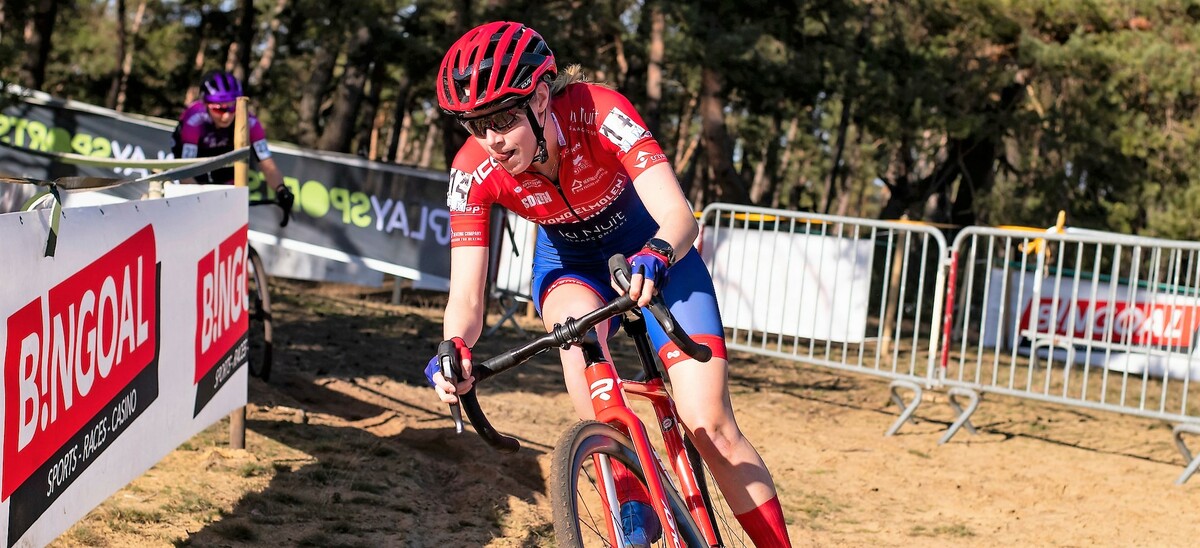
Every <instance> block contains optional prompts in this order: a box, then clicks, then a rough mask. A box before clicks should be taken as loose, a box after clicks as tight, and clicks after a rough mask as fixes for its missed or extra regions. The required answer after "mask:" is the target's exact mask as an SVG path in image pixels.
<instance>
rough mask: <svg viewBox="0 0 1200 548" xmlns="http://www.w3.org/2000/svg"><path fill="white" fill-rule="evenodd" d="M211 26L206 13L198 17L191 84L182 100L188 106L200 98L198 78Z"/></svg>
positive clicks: (201, 71)
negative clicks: (198, 25) (198, 26)
mask: <svg viewBox="0 0 1200 548" xmlns="http://www.w3.org/2000/svg"><path fill="white" fill-rule="evenodd" d="M211 25H212V20H211V19H210V16H209V14H208V12H203V13H201V15H200V28H199V29H197V30H196V34H197V36H199V37H200V38H199V40H197V43H196V55H195V56H193V57H192V75H193V76H194V77H193V78H192V79H191V80H192V83H191V84H190V85H188V90H187V95H186V98H185V99H184V104H186V105H190V104H192V102H193V101H195V100H196V99H198V98H199V96H200V82H199V80H200V78H201V76H202V75H203V70H204V50H205V49H207V48H208V39H207V38H205V37H206V36H208V28H209V26H211Z"/></svg>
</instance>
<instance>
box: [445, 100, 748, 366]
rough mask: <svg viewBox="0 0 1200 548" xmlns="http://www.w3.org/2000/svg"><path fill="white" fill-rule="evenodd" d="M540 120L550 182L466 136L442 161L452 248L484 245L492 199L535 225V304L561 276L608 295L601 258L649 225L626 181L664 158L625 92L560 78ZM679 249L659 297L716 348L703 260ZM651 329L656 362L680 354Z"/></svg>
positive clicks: (645, 236) (631, 243)
mask: <svg viewBox="0 0 1200 548" xmlns="http://www.w3.org/2000/svg"><path fill="white" fill-rule="evenodd" d="M547 124H554V127H555V128H556V129H557V134H558V146H559V150H560V158H559V167H558V181H553V180H551V179H549V178H547V177H545V176H544V175H542V174H540V173H537V172H536V171H535V170H533V169H529V170H527V171H525V172H524V173H518V174H516V175H514V174H511V173H509V172H507V171H505V169H504V168H503V167H501V166H500V164H499V163H498V162H496V161H495V160H493V159H492V158H491V156H490V155H489V154H488V152H487V150H485V149H484V147H483V146H482V145H481V144H480V143H478V142H477V141H476V140H475V139H469V140H468V141H467V143H466V144H465V145H463V147H462V149H460V150H459V152H458V155H457V156H455V158H454V162H453V164H452V165H451V169H450V188H449V192H448V193H447V206H448V207H449V209H450V230H451V240H450V245H451V246H452V247H458V246H487V245H489V241H490V235H489V234H488V229H489V217H490V215H491V209H492V206H493V205H497V204H498V205H500V206H503V207H505V208H506V209H508V210H510V211H512V212H514V213H516V214H518V215H520V216H521V217H524V218H525V219H528V220H530V221H531V222H533V223H535V224H537V225H539V229H538V238H537V244H536V251H535V254H534V260H533V262H534V264H533V269H534V279H533V298H534V304H535V306H536V307H537V308H538V309H539V310H540V309H541V303H542V299H543V298H544V297H545V295H546V294H547V293H548V292H549V291H550V290H551V289H552V288H554V287H555V286H556V285H558V284H563V283H578V284H581V285H585V286H587V287H589V288H591V289H592V290H593V291H595V292H596V293H597V294H598V295H599V296H600V297H601V298H602V299H605V300H607V299H609V298H612V297H615V294H614V293H613V290H612V288H611V287H610V285H609V278H608V273H607V261H608V257H610V256H611V255H613V254H616V253H621V254H623V255H626V256H628V255H631V254H633V253H636V252H637V251H638V250H640V249H641V248H642V246H643V245H645V243H646V241H647V240H649V239H650V238H652V237H654V235H655V234H656V233H657V232H658V223H657V222H655V220H654V218H653V217H651V216H650V212H649V211H647V210H646V206H645V204H643V203H642V200H641V198H639V196H638V194H637V191H636V190H635V189H634V188H633V180H634V179H636V178H637V177H638V176H639V175H641V174H642V173H643V172H645V171H646V170H647V169H649V168H651V167H653V166H656V165H658V164H661V163H665V162H666V161H667V157H666V155H665V154H663V151H662V148H661V147H660V146H659V144H658V142H657V141H656V140H655V139H654V137H653V136H652V135H651V133H650V131H648V130H647V129H646V123H645V122H644V121H642V118H641V116H640V115H639V114H638V113H637V111H636V110H634V108H633V106H632V105H631V104H630V103H629V100H628V99H626V98H625V97H624V96H623V95H621V94H620V93H618V92H617V91H615V90H612V89H609V88H607V87H604V86H599V85H594V84H585V83H576V84H571V85H569V86H567V87H566V89H564V90H563V91H562V92H561V93H559V94H558V95H556V96H554V98H553V100H551V102H550V116H549V120H548V122H547ZM680 255H681V256H680V258H679V261H678V262H677V263H676V264H675V265H674V266H672V267H671V269H670V271H669V273H668V280H669V281H670V282H669V283H668V284H666V285H665V286H664V287H663V288H662V294H663V297H664V299H665V300H666V302H667V304H668V306H670V307H671V310H672V312H673V313H675V315H676V317H677V318H679V319H680V323H681V325H683V327H684V328H685V329H686V330H688V332H689V333H691V334H692V335H693V337H694V338H695V339H696V340H697V341H699V342H703V343H706V344H708V345H709V346H710V347H712V349H713V351H714V354H715V355H717V356H719V357H724V356H725V352H724V336H723V334H724V330H723V328H722V327H721V323H720V315H719V312H718V311H717V306H716V299H715V297H714V296H713V288H712V281H711V278H709V276H708V271H707V268H705V266H704V263H703V261H702V260H700V257H699V254H698V253H690V252H689V253H681V254H680ZM651 338H652V339H654V342H655V345H656V346H657V347H658V348H659V355H660V356H661V357H663V361H664V363H666V364H668V365H670V364H672V363H674V362H677V361H680V360H681V359H685V358H686V356H681V355H680V353H679V352H678V349H676V348H674V345H670V344H669V343H668V342H667V339H666V336H665V335H664V334H663V333H662V332H661V329H657V326H656V325H655V326H651ZM668 358H669V359H668Z"/></svg>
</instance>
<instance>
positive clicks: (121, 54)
mask: <svg viewBox="0 0 1200 548" xmlns="http://www.w3.org/2000/svg"><path fill="white" fill-rule="evenodd" d="M127 47H129V37H128V35H127V33H126V32H125V0H117V62H116V63H114V64H113V70H112V74H111V75H110V78H109V84H108V95H106V96H105V98H104V106H106V107H108V108H111V109H116V108H117V93H119V92H120V91H121V67H123V66H124V60H125V48H127Z"/></svg>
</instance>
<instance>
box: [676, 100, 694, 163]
mask: <svg viewBox="0 0 1200 548" xmlns="http://www.w3.org/2000/svg"><path fill="white" fill-rule="evenodd" d="M698 102H699V101H698V99H697V97H696V95H693V94H690V93H689V94H688V97H687V100H686V101H682V104H681V105H680V113H679V124H678V125H677V126H676V128H675V159H674V163H675V169H686V167H687V165H688V162H690V161H691V159H692V154H691V153H692V151H694V150H695V146H688V143H689V142H691V143H695V141H696V140H695V139H693V138H692V135H691V133H692V118H694V117H695V116H696V104H697V103H698Z"/></svg>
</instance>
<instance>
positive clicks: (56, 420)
mask: <svg viewBox="0 0 1200 548" xmlns="http://www.w3.org/2000/svg"><path fill="white" fill-rule="evenodd" d="M157 289H158V273H157V258H156V251H155V241H154V230H153V227H151V226H149V225H147V226H146V227H145V228H143V229H141V230H139V231H138V232H137V233H135V234H134V235H133V236H130V237H129V238H128V239H127V240H125V241H124V242H122V243H120V244H118V245H117V246H116V247H114V248H113V249H112V250H110V251H108V252H107V253H105V254H104V255H103V256H101V257H100V258H98V259H96V260H94V261H93V262H92V263H91V264H89V265H87V266H85V267H83V268H82V269H80V270H79V271H78V272H76V273H74V274H73V275H71V276H70V277H68V278H67V279H65V280H63V281H62V282H60V283H59V284H58V285H56V286H54V287H53V288H51V289H50V290H49V291H47V292H46V293H45V294H43V295H39V296H37V297H36V298H35V299H33V300H32V301H30V302H29V304H27V305H25V306H24V307H22V308H21V309H20V310H17V311H16V312H15V313H13V314H12V315H11V316H9V317H8V318H7V319H6V325H7V333H8V335H7V340H6V342H5V346H4V431H5V435H4V460H3V462H4V478H3V496H4V498H8V497H9V496H10V495H12V494H13V492H14V491H15V490H17V489H18V488H19V487H21V486H22V484H23V483H25V481H26V480H27V479H29V477H30V476H31V475H33V474H34V472H35V471H38V470H39V469H40V468H42V467H43V465H45V464H47V462H48V461H49V460H50V457H52V456H54V457H55V459H56V460H58V459H61V462H60V464H62V466H56V467H55V468H53V469H51V470H50V474H49V476H48V479H47V480H46V481H47V483H48V485H49V489H50V491H51V492H53V491H54V490H55V488H56V487H59V486H60V485H63V484H66V483H69V481H70V480H71V479H73V475H74V473H75V472H76V469H77V468H80V469H81V468H82V466H83V465H85V464H86V461H88V460H89V459H90V458H91V457H94V455H96V454H98V453H99V451H101V450H103V447H105V446H106V445H107V444H108V443H110V442H111V440H112V439H113V438H115V437H116V435H117V434H119V431H120V429H121V427H122V426H123V424H124V422H125V420H121V421H120V422H121V423H122V424H110V422H111V423H115V422H117V421H116V418H114V416H115V415H114V414H113V413H111V412H110V411H109V407H111V406H110V404H111V403H112V402H113V401H114V400H117V399H119V396H122V395H124V396H128V394H127V393H128V392H129V388H128V387H129V386H130V385H131V383H133V381H134V379H135V378H137V377H139V374H140V373H142V371H143V370H145V369H146V368H147V366H149V365H150V364H152V363H153V362H154V361H155V360H156V358H157V341H158V337H157V332H156V331H157V325H158V318H157V315H158V299H157V296H158V291H157ZM144 396H145V397H149V396H148V395H145V394H144ZM145 397H144V399H143V403H145V402H146V401H147V400H146V399H145ZM150 399H152V398H150ZM118 404H119V402H118ZM130 405H132V404H128V403H127V406H130ZM132 416H133V414H132V413H127V414H124V415H120V416H119V417H117V418H121V419H131V417H132ZM97 424H100V425H101V427H100V428H99V429H96V425H97ZM93 429H96V430H95V431H96V432H97V435H96V436H90V435H89V437H88V441H89V442H93V443H89V444H85V443H79V442H77V441H76V440H75V438H77V437H80V436H82V435H83V434H84V433H85V432H84V430H87V431H88V433H90V432H91V431H92V430H93ZM105 432H107V433H108V434H105V436H104V439H103V440H101V438H100V433H105ZM60 453H61V455H60ZM31 483H37V482H31ZM43 490H45V488H44V486H43Z"/></svg>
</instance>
